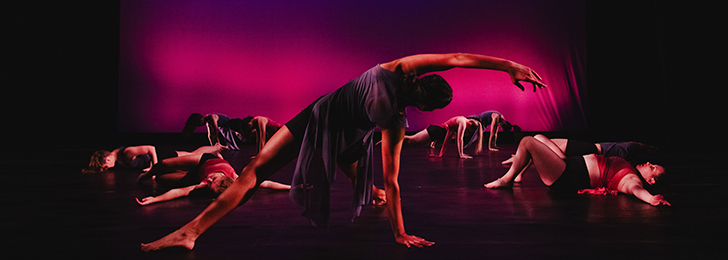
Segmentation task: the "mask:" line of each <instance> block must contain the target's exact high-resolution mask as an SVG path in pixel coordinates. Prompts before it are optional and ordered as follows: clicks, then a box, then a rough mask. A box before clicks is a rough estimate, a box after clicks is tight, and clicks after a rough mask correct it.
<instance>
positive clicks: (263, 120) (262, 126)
mask: <svg viewBox="0 0 728 260" xmlns="http://www.w3.org/2000/svg"><path fill="white" fill-rule="evenodd" d="M255 119H256V121H257V122H258V124H257V128H258V129H257V130H258V131H257V132H258V152H260V150H261V149H263V146H265V141H266V140H265V137H266V136H267V133H266V129H267V128H268V127H267V126H268V118H267V117H263V116H257V117H255Z"/></svg>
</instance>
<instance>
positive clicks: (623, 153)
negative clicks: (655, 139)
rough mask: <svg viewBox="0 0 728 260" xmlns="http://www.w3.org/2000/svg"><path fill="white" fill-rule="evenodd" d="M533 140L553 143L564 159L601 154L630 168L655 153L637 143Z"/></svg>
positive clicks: (506, 162)
mask: <svg viewBox="0 0 728 260" xmlns="http://www.w3.org/2000/svg"><path fill="white" fill-rule="evenodd" d="M534 138H536V139H537V140H539V141H541V142H544V143H547V142H553V143H554V145H556V147H558V148H559V150H560V151H561V152H563V153H564V156H566V157H570V156H580V155H587V154H601V155H604V156H605V157H612V156H616V157H620V158H622V159H624V160H625V161H627V162H629V163H630V164H631V165H632V166H637V165H639V164H642V163H645V162H647V161H648V159H649V157H650V155H652V154H654V153H656V152H657V147H654V146H651V145H647V144H643V143H639V142H601V143H589V142H584V141H578V140H572V139H564V138H554V139H549V138H548V137H546V136H544V135H542V134H537V135H535V136H534ZM512 160H513V158H511V159H508V160H505V161H503V164H509V163H511V161H512ZM527 169H528V167H526V168H524V169H523V171H522V172H525V171H526V170H527ZM522 177H523V174H518V176H516V178H515V179H513V181H514V182H521V178H522Z"/></svg>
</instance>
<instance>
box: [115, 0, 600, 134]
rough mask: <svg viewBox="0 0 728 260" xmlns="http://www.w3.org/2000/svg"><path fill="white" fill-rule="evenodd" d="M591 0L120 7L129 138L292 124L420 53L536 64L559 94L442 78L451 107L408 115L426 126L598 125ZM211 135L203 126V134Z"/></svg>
mask: <svg viewBox="0 0 728 260" xmlns="http://www.w3.org/2000/svg"><path fill="white" fill-rule="evenodd" d="M585 5H586V4H585V1H566V0H559V1H539V0H515V1H487V0H449V1H384V0H369V1H340V0H318V1H309V0H285V1H283V0H267V1H239V0H235V1H233V0H229V1H225V0H214V1H213V0H210V1H192V0H174V1H162V0H155V1H148V0H128V1H127V0H125V1H121V14H120V15H121V23H120V24H121V28H120V53H119V57H120V59H119V61H120V66H119V131H120V132H123V133H159V132H180V131H181V130H182V127H183V125H184V122H185V119H186V118H187V116H189V115H190V114H191V113H195V112H197V113H201V114H208V113H222V114H226V115H228V116H230V117H240V118H242V117H245V116H248V115H253V116H256V115H261V116H267V117H269V118H271V119H273V120H274V121H278V122H281V123H285V122H286V121H288V120H289V119H291V118H292V117H293V116H294V115H296V114H297V113H298V112H299V111H300V110H301V109H303V108H304V107H306V106H307V105H308V104H309V103H310V102H312V101H313V100H314V99H316V98H317V97H319V96H321V95H323V94H326V93H329V92H331V91H333V90H335V89H336V88H338V87H340V86H342V85H344V84H345V83H346V82H348V81H349V80H350V79H352V78H355V77H357V76H359V75H360V74H361V73H362V72H364V71H366V70H367V69H369V68H371V67H372V66H374V65H376V64H378V63H383V62H387V61H391V60H393V59H396V58H400V57H403V56H407V55H411V54H419V53H447V52H470V53H478V54H485V55H491V56H497V57H502V58H506V59H510V60H513V61H515V62H518V63H521V64H524V65H526V66H529V67H531V68H533V69H534V70H536V71H537V72H538V73H539V74H540V75H541V76H542V77H543V78H544V79H545V81H546V83H547V84H548V88H546V89H542V90H539V91H537V92H536V93H533V92H532V90H530V89H529V88H530V87H531V86H530V85H525V86H526V87H527V90H526V91H525V92H523V91H521V90H519V89H518V88H517V87H515V86H513V85H512V84H511V83H510V81H509V77H508V75H507V74H506V73H503V72H494V71H484V70H473V69H454V70H449V71H445V72H441V73H439V74H440V75H442V76H443V77H445V79H446V80H448V82H449V83H450V84H451V85H452V86H453V89H454V90H455V93H454V99H453V102H452V103H451V104H450V105H449V106H448V107H446V108H445V109H441V110H437V111H433V112H420V111H417V110H416V109H413V108H411V109H409V112H408V118H409V125H410V127H409V128H408V129H407V131H419V130H421V129H423V128H425V127H427V125H429V124H439V123H442V122H444V121H445V120H447V119H448V118H450V117H452V116H457V115H464V116H467V115H471V114H476V113H480V112H482V111H485V110H498V111H500V112H502V113H503V114H504V115H505V117H506V119H508V120H509V121H511V122H513V123H514V124H518V125H520V126H521V127H522V128H523V130H524V131H582V130H586V111H585V107H586V104H585V101H586V89H587V88H586V6H585ZM200 130H203V129H202V128H200Z"/></svg>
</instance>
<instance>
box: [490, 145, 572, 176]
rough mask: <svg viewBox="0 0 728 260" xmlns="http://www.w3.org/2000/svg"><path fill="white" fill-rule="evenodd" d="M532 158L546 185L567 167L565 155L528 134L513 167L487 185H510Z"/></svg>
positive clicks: (519, 148)
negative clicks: (560, 154)
mask: <svg viewBox="0 0 728 260" xmlns="http://www.w3.org/2000/svg"><path fill="white" fill-rule="evenodd" d="M562 156H563V154H562ZM531 160H533V165H534V166H535V167H536V170H538V173H539V176H541V180H542V181H543V182H544V184H546V185H551V184H553V183H554V181H556V179H558V178H559V177H560V176H561V174H562V173H563V171H564V169H565V168H566V163H564V160H563V157H561V156H559V155H558V154H556V153H555V152H554V151H553V150H551V149H550V148H549V147H548V146H547V145H546V144H544V143H542V142H540V141H538V140H536V139H535V138H533V137H529V136H527V137H524V138H523V139H522V140H521V143H520V144H518V150H516V155H515V156H514V157H513V164H512V165H511V168H510V169H508V171H507V172H506V174H505V175H503V176H502V177H500V178H498V179H497V180H495V181H492V182H490V183H487V184H485V187H486V188H505V187H510V186H511V185H512V184H513V179H514V178H515V177H516V175H517V174H519V173H521V172H522V171H523V169H524V168H525V167H526V166H527V165H528V164H529V162H530V161H531Z"/></svg>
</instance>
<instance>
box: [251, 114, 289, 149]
mask: <svg viewBox="0 0 728 260" xmlns="http://www.w3.org/2000/svg"><path fill="white" fill-rule="evenodd" d="M243 126H245V127H243V129H242V132H241V134H242V135H243V136H246V137H247V136H250V137H252V138H255V140H256V142H255V143H256V146H257V147H258V150H257V151H256V154H257V153H259V152H260V150H261V149H263V146H265V143H266V142H267V141H268V140H269V139H270V138H271V137H273V134H275V133H276V132H278V130H279V129H281V127H283V125H282V124H280V123H278V122H276V121H273V120H271V119H270V118H267V117H264V116H256V117H253V116H247V117H246V118H243Z"/></svg>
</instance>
